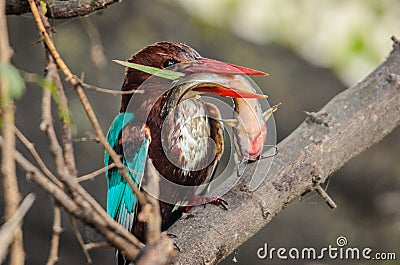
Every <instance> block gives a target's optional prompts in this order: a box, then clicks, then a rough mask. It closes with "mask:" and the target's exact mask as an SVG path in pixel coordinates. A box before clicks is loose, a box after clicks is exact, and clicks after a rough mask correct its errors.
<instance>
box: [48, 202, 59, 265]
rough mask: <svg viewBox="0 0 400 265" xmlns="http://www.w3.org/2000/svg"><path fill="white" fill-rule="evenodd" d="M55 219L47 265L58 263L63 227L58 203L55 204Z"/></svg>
mask: <svg viewBox="0 0 400 265" xmlns="http://www.w3.org/2000/svg"><path fill="white" fill-rule="evenodd" d="M53 209H54V218H53V235H52V237H51V243H50V253H49V258H48V260H47V263H46V265H53V264H55V263H57V261H58V248H59V245H60V234H61V232H62V227H61V208H60V205H59V204H58V203H57V202H56V203H54V207H53Z"/></svg>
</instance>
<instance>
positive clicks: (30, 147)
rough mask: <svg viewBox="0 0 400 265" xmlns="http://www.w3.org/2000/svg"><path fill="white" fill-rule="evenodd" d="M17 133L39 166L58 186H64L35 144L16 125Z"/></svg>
mask: <svg viewBox="0 0 400 265" xmlns="http://www.w3.org/2000/svg"><path fill="white" fill-rule="evenodd" d="M14 131H15V135H17V137H18V139H20V140H21V142H22V143H23V144H24V145H25V147H26V148H27V149H28V150H29V152H30V153H31V154H32V156H33V158H34V159H35V160H36V162H37V163H38V165H39V167H40V168H41V169H42V171H43V173H44V174H45V175H46V176H47V177H48V178H49V179H51V180H52V181H53V182H54V183H55V184H56V185H57V186H59V187H62V183H61V182H60V181H59V180H58V179H57V177H56V176H54V174H53V173H52V172H51V171H50V170H49V169H48V168H47V166H46V164H45V163H44V162H43V160H42V158H41V157H40V155H39V153H38V152H37V151H36V148H35V145H34V144H33V143H32V142H31V141H29V140H28V139H27V138H26V137H25V135H24V134H23V133H22V132H21V131H20V130H18V128H17V127H15V126H14Z"/></svg>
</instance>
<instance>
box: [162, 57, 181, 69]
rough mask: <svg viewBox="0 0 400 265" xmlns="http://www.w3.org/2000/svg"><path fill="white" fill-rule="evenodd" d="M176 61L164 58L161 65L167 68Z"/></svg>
mask: <svg viewBox="0 0 400 265" xmlns="http://www.w3.org/2000/svg"><path fill="white" fill-rule="evenodd" d="M176 63H178V62H177V61H176V60H174V59H168V60H166V61H165V62H164V64H163V66H164V68H168V67H170V66H172V65H174V64H176Z"/></svg>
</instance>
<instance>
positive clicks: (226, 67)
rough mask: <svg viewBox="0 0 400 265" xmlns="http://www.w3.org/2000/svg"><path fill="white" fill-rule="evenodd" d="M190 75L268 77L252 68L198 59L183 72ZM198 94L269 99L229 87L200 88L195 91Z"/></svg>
mask: <svg viewBox="0 0 400 265" xmlns="http://www.w3.org/2000/svg"><path fill="white" fill-rule="evenodd" d="M183 71H184V72H188V73H202V72H204V73H215V74H225V75H261V76H267V75H268V74H267V73H264V72H261V71H258V70H254V69H251V68H247V67H243V66H239V65H234V64H230V63H225V62H221V61H217V60H213V59H208V58H202V57H201V58H198V59H197V61H196V62H191V63H190V65H188V66H186V67H185V68H184V70H183ZM194 90H195V91H198V92H203V93H210V94H215V95H219V96H224V97H231V98H267V96H266V95H260V94H256V93H252V92H248V91H243V90H240V89H237V88H232V87H230V88H228V87H223V86H221V87H214V86H210V87H199V88H196V89H194Z"/></svg>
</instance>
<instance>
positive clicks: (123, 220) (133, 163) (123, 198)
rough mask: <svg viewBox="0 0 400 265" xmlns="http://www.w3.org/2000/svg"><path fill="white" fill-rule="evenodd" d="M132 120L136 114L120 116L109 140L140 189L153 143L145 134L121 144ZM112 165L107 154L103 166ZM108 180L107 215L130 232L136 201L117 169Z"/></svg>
mask: <svg viewBox="0 0 400 265" xmlns="http://www.w3.org/2000/svg"><path fill="white" fill-rule="evenodd" d="M133 119H134V115H133V113H120V114H118V116H117V117H115V119H114V121H113V122H112V124H111V126H110V129H109V131H108V133H107V141H108V143H109V144H110V145H111V147H113V148H114V150H116V152H117V153H118V154H119V155H120V156H121V157H122V163H123V165H124V166H125V167H126V169H127V171H128V173H129V175H130V177H131V178H132V180H133V181H134V183H135V184H136V185H137V186H138V187H139V185H140V182H141V180H142V178H143V174H144V170H145V165H146V158H147V152H148V146H149V143H150V140H149V139H147V138H146V137H145V136H144V134H139V135H140V136H139V137H138V139H135V140H134V142H132V143H127V144H124V143H121V142H120V141H119V139H120V138H121V137H122V130H123V129H124V128H125V127H126V126H128V125H129V123H130V122H131V121H133ZM133 129H135V128H133ZM133 129H131V131H133ZM128 138H130V137H128ZM112 162H113V161H112V159H111V158H110V156H109V154H108V152H107V151H106V152H105V154H104V164H105V165H106V166H107V165H109V164H111V163H112ZM106 178H107V185H108V191H107V213H108V214H109V215H110V216H111V217H112V218H113V219H115V220H117V221H118V223H120V224H121V225H122V226H123V227H125V228H126V229H128V230H130V229H131V228H132V225H133V221H134V217H135V210H136V206H137V198H136V196H135V195H134V194H133V193H132V191H131V189H130V187H129V185H128V183H127V182H126V181H125V179H124V177H123V176H122V175H121V174H120V173H119V171H118V169H117V168H112V169H109V170H106Z"/></svg>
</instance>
